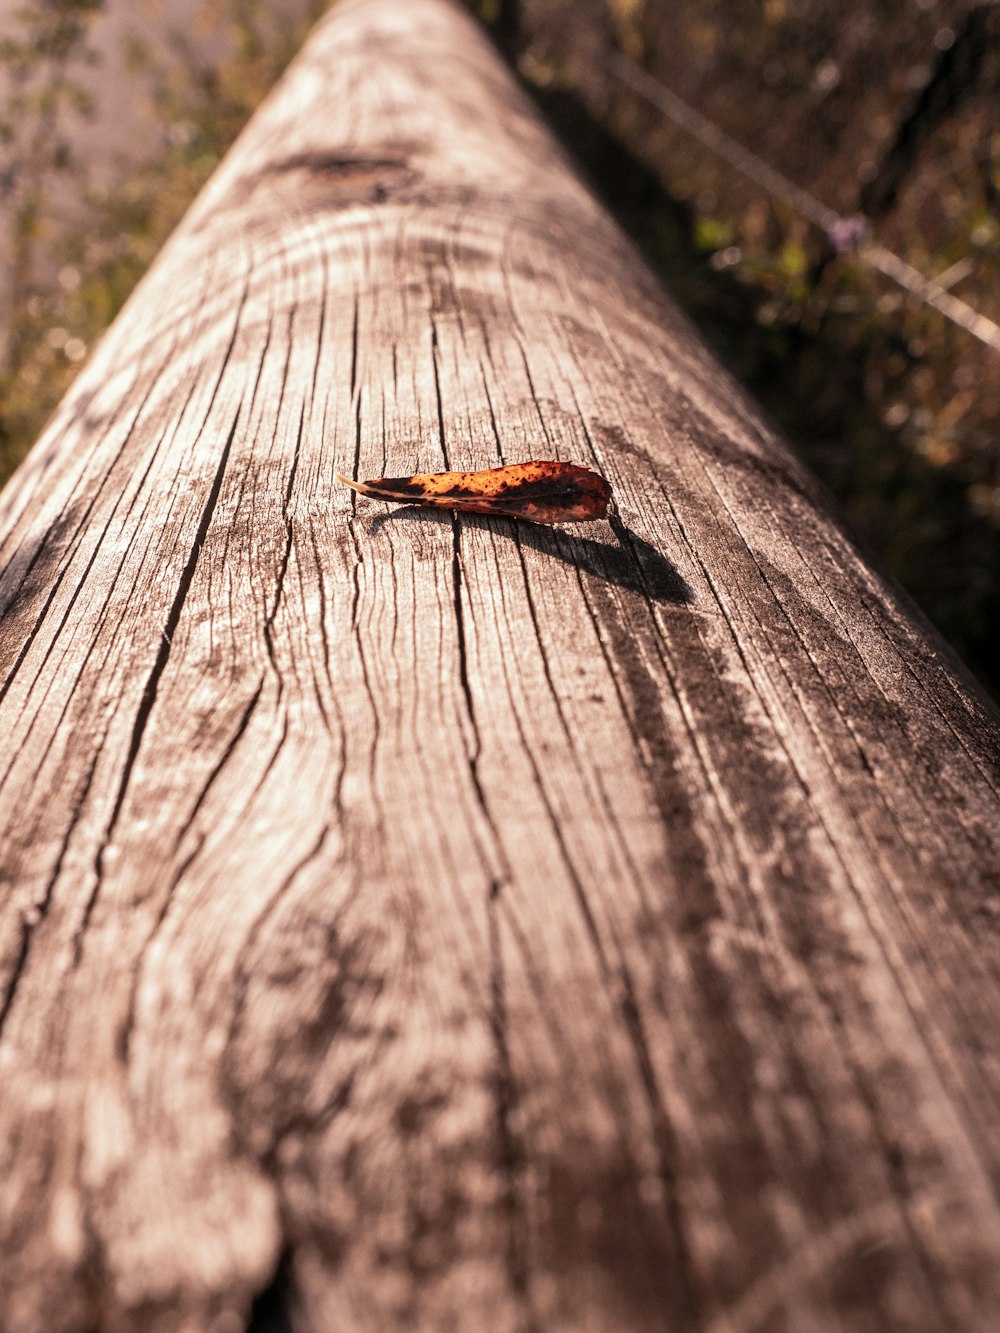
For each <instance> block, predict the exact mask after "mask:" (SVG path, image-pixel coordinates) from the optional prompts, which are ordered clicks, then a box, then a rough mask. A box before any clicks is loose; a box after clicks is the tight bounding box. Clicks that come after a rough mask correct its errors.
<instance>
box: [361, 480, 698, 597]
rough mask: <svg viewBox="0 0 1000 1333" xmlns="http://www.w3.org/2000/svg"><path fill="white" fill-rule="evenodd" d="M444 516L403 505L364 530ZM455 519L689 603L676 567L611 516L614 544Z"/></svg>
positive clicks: (507, 523) (533, 527)
mask: <svg viewBox="0 0 1000 1333" xmlns="http://www.w3.org/2000/svg"><path fill="white" fill-rule="evenodd" d="M451 512H454V511H451ZM449 517H450V513H449V511H445V510H439V509H428V508H424V507H422V506H420V505H403V506H402V507H401V508H399V509H393V510H390V511H389V512H388V513H385V514H378V515H376V517H375V518H373V519H372V520H371V524H370V527H371V531H372V533H377V532H378V531H380V530H381V529H382V528H383V527H385V525H386V524H387V523H395V522H400V521H403V522H411V523H412V522H418V523H435V522H437V523H440V522H444V521H447V519H448V518H449ZM456 517H458V518H459V519H460V521H461V523H462V524H463V526H466V527H470V528H481V529H484V530H486V531H489V532H494V533H497V534H498V535H502V536H510V537H513V538H514V539H515V540H516V541H517V542H518V543H519V544H520V545H521V546H522V547H524V546H530V547H531V548H532V550H535V551H540V552H541V553H542V554H543V555H547V556H551V557H552V558H553V559H554V560H560V561H561V562H562V563H563V564H564V565H572V566H573V567H574V568H576V569H583V570H586V572H587V573H588V574H593V575H594V576H595V577H596V578H599V579H604V581H605V582H607V583H611V584H613V585H614V586H615V587H616V588H625V589H626V590H627V591H629V592H636V593H639V595H640V596H642V597H646V598H648V599H649V600H650V601H651V602H667V603H670V604H671V605H674V606H688V605H689V604H690V603H691V602H693V601H694V591H693V589H692V588H691V586H690V584H689V583H688V582H687V581H686V580H685V579H684V577H683V575H682V574H681V573H680V571H679V570H678V569H677V567H676V566H675V565H673V564H672V563H671V562H670V561H669V560H668V559H667V557H666V556H665V555H662V554H661V553H660V552H659V551H658V550H657V549H656V547H655V546H651V545H650V543H649V542H647V541H645V540H644V539H643V538H642V537H640V536H639V534H638V533H637V532H633V531H632V529H631V528H630V527H628V526H627V525H626V524H625V523H623V522H622V520H621V519H620V518H619V517H618V516H617V515H616V514H611V515H609V516H608V522H609V524H610V526H611V530H612V532H613V533H614V535H615V536H616V537H617V539H618V543H617V545H616V544H615V543H613V542H601V541H595V540H594V539H593V538H592V537H583V536H579V535H578V534H577V533H575V532H573V531H571V530H570V529H568V528H565V527H550V526H548V525H543V524H540V523H521V522H518V521H517V520H516V519H510V518H503V517H501V516H499V515H488V516H487V515H484V514H469V513H461V514H456Z"/></svg>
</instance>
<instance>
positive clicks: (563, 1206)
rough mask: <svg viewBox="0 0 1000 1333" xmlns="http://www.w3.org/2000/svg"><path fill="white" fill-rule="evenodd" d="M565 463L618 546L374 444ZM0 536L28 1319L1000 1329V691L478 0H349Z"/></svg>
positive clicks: (113, 342) (69, 414)
mask: <svg viewBox="0 0 1000 1333" xmlns="http://www.w3.org/2000/svg"><path fill="white" fill-rule="evenodd" d="M831 373H835V367H832V368H831ZM531 457H542V458H546V457H558V458H566V459H574V460H576V461H580V462H585V463H588V464H590V465H592V466H595V467H597V468H599V469H600V470H601V471H602V472H604V473H605V474H606V475H607V477H608V478H609V479H610V481H611V483H612V485H613V487H614V490H615V493H616V495H617V497H618V501H619V505H620V508H621V512H622V516H623V524H624V526H623V527H622V529H621V530H620V533H619V536H620V538H621V541H620V542H619V541H618V540H616V538H615V536H614V535H613V534H612V533H611V532H610V531H609V530H608V528H607V526H606V525H601V524H595V525H593V526H592V527H589V528H588V527H583V528H581V529H574V530H556V529H549V528H543V527H534V526H530V525H525V524H522V525H518V524H516V523H512V522H510V521H508V520H503V519H496V518H480V517H474V516H451V515H448V514H443V515H442V514H439V513H431V512H428V511H413V510H397V511H389V510H388V509H386V508H385V507H384V506H381V505H379V504H377V503H375V502H373V501H370V500H365V499H362V498H359V497H357V496H355V495H354V494H353V493H352V492H350V491H349V490H347V489H346V488H343V487H338V486H336V485H335V484H334V482H333V475H334V473H335V472H337V471H340V472H345V473H347V474H348V475H351V476H360V477H366V476H378V475H386V474H388V475H393V474H397V475H398V474H405V473H408V472H413V471H427V470H435V469H441V468H447V467H484V466H490V465H498V464H500V463H503V462H513V461H517V460H520V459H524V458H531ZM0 569H2V574H0V611H2V619H0V680H2V686H0V736H2V737H3V751H2V771H0V782H2V786H0V803H2V811H3V818H2V822H0V839H2V842H0V853H2V854H0V865H2V872H0V873H2V897H0V1088H2V1095H0V1312H2V1313H0V1326H2V1328H3V1330H4V1333H35V1331H36V1330H46V1333H70V1331H74V1333H75V1331H78V1333H93V1330H97V1329H100V1330H114V1331H115V1333H119V1330H143V1331H144V1333H147V1331H150V1330H151V1331H152V1333H175V1331H176V1333H180V1331H181V1330H212V1331H213V1333H226V1331H227V1330H238V1329H240V1328H243V1327H247V1326H248V1323H249V1325H250V1326H251V1327H253V1328H255V1329H257V1330H261V1329H263V1328H265V1327H271V1328H277V1327H281V1328H288V1327H294V1328H296V1329H305V1330H315V1331H316V1333H329V1331H330V1330H352V1331H353V1330H368V1329H372V1330H374V1329H379V1330H382V1329H391V1328H404V1327H405V1328H415V1329H427V1330H446V1329H461V1330H480V1329H483V1330H485V1329H489V1330H491V1333H493V1331H496V1333H502V1331H503V1330H530V1329H539V1330H540V1329H545V1330H550V1329H551V1330H620V1329H630V1330H647V1329H649V1330H653V1329H656V1330H664V1329H668V1330H671V1333H676V1331H677V1330H693V1329H699V1330H705V1331H706V1333H750V1331H751V1330H765V1329H766V1330H775V1331H777V1330H790V1331H794V1333H802V1331H807V1333H815V1331H816V1330H819V1331H823V1333H825V1331H826V1330H847V1329H850V1330H852V1333H869V1331H870V1333H884V1331H885V1330H906V1331H907V1333H912V1331H913V1330H921V1331H922V1330H927V1331H928V1333H930V1331H931V1330H933V1333H940V1331H941V1330H963V1333H965V1331H967V1330H976V1329H986V1328H987V1327H995V1324H993V1323H992V1320H993V1318H994V1317H995V1312H996V1310H997V1308H998V1307H1000V1264H998V1259H1000V1210H998V1199H997V1188H998V1180H1000V1113H998V1096H1000V1024H998V1023H997V1013H998V952H997V937H998V926H1000V818H998V809H1000V807H998V801H997V786H998V764H997V756H998V736H1000V729H998V721H997V715H996V713H995V711H994V710H993V709H992V707H991V705H990V704H989V703H988V702H987V701H986V700H985V699H984V698H983V697H982V695H981V694H980V693H979V692H978V691H977V689H976V688H975V687H974V685H973V684H972V683H970V681H969V679H968V678H967V677H966V676H965V674H964V673H963V671H962V670H961V669H960V668H959V667H958V666H957V665H956V663H955V662H954V661H953V660H952V658H951V657H950V655H949V653H948V652H947V650H945V649H944V648H943V647H942V645H941V644H940V642H939V641H938V640H937V639H936V638H935V636H934V635H933V633H932V632H931V631H930V630H929V629H928V628H927V627H926V626H924V625H923V624H921V623H920V622H919V621H918V620H917V619H916V618H915V616H914V613H913V611H912V609H911V608H910V607H909V606H908V604H907V603H906V602H905V599H904V598H902V597H901V596H900V594H899V593H898V592H897V591H896V590H895V589H894V588H892V587H890V586H889V585H887V584H886V582H885V581H884V580H883V579H882V578H881V577H880V576H879V575H878V574H876V573H875V572H873V571H872V570H871V568H870V567H869V566H868V565H867V564H866V563H865V562H864V560H863V559H862V558H861V557H860V556H859V554H858V552H857V551H856V549H855V548H854V546H853V545H852V544H851V542H850V541H849V540H848V539H847V538H846V537H845V536H844V534H843V533H842V532H841V531H840V529H839V528H838V527H837V526H836V524H835V523H834V522H833V521H832V520H831V519H830V517H829V516H828V514H827V512H826V510H825V508H824V506H823V503H822V501H821V499H820V498H819V497H818V496H817V494H816V490H815V487H814V485H813V482H812V481H811V480H810V478H809V477H808V475H806V473H805V472H804V471H803V469H802V468H801V467H800V465H799V464H798V463H797V462H796V461H795V460H794V458H793V457H792V456H791V455H790V454H789V452H788V451H787V449H786V448H785V447H784V446H783V444H782V443H781V442H780V441H779V440H777V439H776V438H775V437H774V435H773V433H772V432H771V430H770V429H769V428H768V426H767V425H766V424H765V423H763V422H762V421H761V419H760V416H759V414H758V413H757V411H756V410H755V409H754V407H753V406H752V404H750V403H749V402H748V401H747V400H746V398H745V397H744V395H743V394H742V393H741V392H740V390H739V389H738V388H736V387H735V386H734V385H733V384H732V382H731V381H730V380H729V379H728V378H727V377H726V376H725V375H724V374H723V373H722V372H721V371H720V370H719V368H718V367H717V366H716V365H715V363H714V362H713V360H712V358H711V356H710V355H709V354H708V353H707V352H706V351H705V349H704V348H703V347H702V345H701V344H700V342H699V340H698V338H697V336H696V335H695V334H694V333H693V331H692V330H691V328H690V327H689V326H688V325H687V323H686V322H685V321H684V320H683V319H682V318H681V317H680V316H679V315H678V313H677V311H676V310H675V308H674V307H673V306H672V305H671V304H670V302H669V300H668V299H667V298H666V297H665V296H664V294H663V292H662V291H661V290H660V289H659V287H658V286H657V284H656V282H655V281H654V280H653V279H652V278H651V276H650V275H649V273H648V272H647V271H646V269H645V268H644V267H643V264H642V262H641V261H640V259H639V258H638V257H637V255H636V253H635V251H634V250H633V248H632V247H631V246H630V245H629V244H628V243H627V242H626V240H625V239H624V238H623V237H622V235H621V233H620V232H619V231H618V230H617V229H616V227H615V226H614V224H613V223H612V222H611V221H610V220H609V219H608V218H607V217H606V216H605V215H604V214H603V212H602V211H601V209H600V208H599V207H598V206H597V205H596V204H595V202H594V201H593V199H592V198H591V197H590V195H589V194H588V193H587V191H586V189H585V188H584V187H583V186H582V185H581V184H580V182H579V181H578V180H577V179H576V178H575V177H574V175H573V173H572V171H571V170H570V169H569V168H568V167H567V164H566V162H565V161H564V160H563V158H562V156H561V155H560V152H559V151H558V150H557V148H556V147H555V146H554V144H553V142H552V141H551V139H550V138H549V136H548V135H547V133H546V132H545V131H544V129H543V128H542V127H541V126H540V124H539V122H538V120H537V118H536V116H535V115H534V113H533V112H532V110H531V108H530V107H529V106H528V105H527V103H526V101H525V99H524V98H523V97H522V96H521V94H520V93H519V92H518V91H517V89H516V88H515V86H514V84H513V82H512V80H511V79H510V77H509V76H508V75H507V74H506V73H504V72H503V70H502V69H501V67H500V65H499V63H498V61H497V59H496V57H495V56H494V55H493V54H492V53H491V51H490V49H489V46H488V44H487V43H486V42H485V40H484V39H483V37H482V36H481V35H480V34H479V32H478V31H477V30H476V29H475V27H474V26H473V24H472V23H471V22H470V20H469V19H468V18H466V17H464V16H463V15H462V14H461V13H460V12H459V11H458V10H457V9H456V8H454V7H451V6H449V5H447V4H445V3H443V0H408V3H407V4H406V5H401V4H397V3H394V2H393V0H363V2H362V3H345V4H343V5H341V6H338V8H337V10H336V12H335V13H334V14H333V15H332V17H330V18H329V19H328V20H326V21H324V22H323V23H322V24H321V25H320V26H319V28H318V29H317V31H316V33H315V34H314V36H313V37H312V39H311V41H310V42H309V44H308V46H307V47H306V49H305V51H304V53H303V55H302V56H301V57H300V58H299V60H298V61H297V62H296V64H295V65H294V66H293V67H292V69H291V71H290V72H289V74H288V75H287V77H286V79H285V80H284V82H283V83H282V84H281V85H280V87H279V89H278V90H277V92H276V93H275V94H274V95H273V96H272V98H271V99H270V100H269V102H268V103H267V104H266V105H265V107H264V108H263V109H262V110H261V111H260V112H259V113H258V115H257V116H256V117H255V119H254V120H253V122H252V124H251V126H250V127H249V129H248V130H247V132H246V133H245V134H244V136H243V137H242V138H241V139H240V141H239V143H238V144H237V146H236V147H235V149H234V150H233V152H232V154H231V155H230V156H229V158H228V159H227V161H226V162H225V163H224V165H223V167H222V168H221V170H220V171H219V172H218V174H217V175H216V177H215V178H214V179H213V181H212V182H211V183H210V184H209V186H208V188H207V189H206V191H205V192H204V194H203V196H202V198H201V199H200V200H199V202H198V203H197V204H196V206H195V207H194V208H193V209H192V211H191V213H190V214H189V216H188V217H187V219H186V220H185V221H184V223H183V224H182V226H181V227H180V229H179V230H178V232H177V233H176V235H175V236H174V238H173V239H172V240H171V242H170V243H169V245H168V246H167V247H166V249H165V251H164V253H163V255H162V256H161V257H160V259H159V260H158V262H157V264H156V265H155V266H154V268H153V270H152V271H151V272H150V274H149V275H148V277H147V278H146V280H145V281H144V282H143V283H142V284H141V286H140V288H139V289H138V291H137V292H136V294H135V295H134V297H133V298H132V299H131V301H130V302H129V304H128V306H127V307H126V309H125V310H124V312H123V313H122V315H121V317H120V318H119V320H118V321H117V322H116V324H115V326H114V328H113V329H112V330H111V332H110V333H109V335H108V336H107V337H106V338H105V340H104V342H103V343H102V345H101V347H100V349H99V350H98V352H97V353H96V355H95V356H94V358H93V360H92V362H91V364H90V366H89V367H88V368H87V370H86V371H85V373H84V374H83V375H82V377H81V378H80V380H79V382H78V384H77V385H76V387H75V388H74V390H73V391H72V393H71V394H70V396H69V397H68V398H67V400H66V401H65V403H64V404H63V406H62V408H61V409H60V411H59V413H58V414H57V416H56V418H55V420H54V421H53V422H52V424H51V427H50V428H49V430H48V431H47V433H46V435H45V436H44V438H43V439H42V440H41V441H40V442H39V444H38V446H37V447H36V449H35V450H34V452H33V453H32V454H31V456H30V457H29V458H28V460H27V461H26V463H25V464H24V466H23V467H22V468H21V470H20V472H19V473H18V474H17V476H16V477H15V479H14V480H13V482H12V483H11V484H10V485H9V486H8V488H7V489H6V490H5V491H4V493H3V494H2V496H0ZM261 1293H264V1294H263V1295H261ZM255 1297H256V1298H257V1299H256V1303H255Z"/></svg>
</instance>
